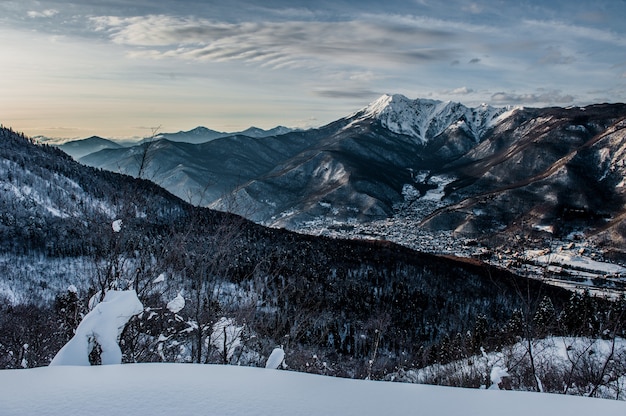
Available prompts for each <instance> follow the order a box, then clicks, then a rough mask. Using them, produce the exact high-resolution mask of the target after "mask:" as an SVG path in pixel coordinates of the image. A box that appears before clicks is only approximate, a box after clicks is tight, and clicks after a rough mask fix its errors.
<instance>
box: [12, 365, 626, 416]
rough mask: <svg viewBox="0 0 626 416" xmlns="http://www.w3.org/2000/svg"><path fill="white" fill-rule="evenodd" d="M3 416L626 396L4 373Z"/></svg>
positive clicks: (106, 370) (485, 410)
mask: <svg viewBox="0 0 626 416" xmlns="http://www.w3.org/2000/svg"><path fill="white" fill-rule="evenodd" d="M0 415H2V416H29V415H32V416H35V415H36V416H42V415H45V416H74V415H75V416H84V415H89V416H98V415H111V416H118V415H131V416H142V415H146V416H160V415H167V416H172V415H177V416H185V415H190V416H191V415H193V416H196V415H224V416H226V415H242V416H247V415H258V416H262V415H268V416H269V415H271V416H283V415H284V416H293V415H342V416H346V415H359V416H367V415H376V416H381V415H424V416H429V415H442V416H450V415H464V416H466V415H480V416H502V415H507V416H518V415H519V416H529V415H532V416H541V415H550V416H555V415H567V416H576V415H581V416H583V415H584V416H589V415H598V416H613V415H615V416H624V415H626V402H623V401H614V400H604V399H592V398H584V397H578V396H565V395H554V394H545V393H531V392H513V391H493V390H477V389H476V390H474V389H462V388H453V387H440V386H427V385H419V384H405V383H391V382H380V381H364V380H349V379H340V378H332V377H327V376H318V375H311V374H304V373H296V372H289V371H281V370H269V369H265V368H252V367H237V366H220V365H198V364H122V365H107V366H94V367H85V366H60V367H42V368H35V369H29V370H2V371H0Z"/></svg>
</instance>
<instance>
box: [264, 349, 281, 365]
mask: <svg viewBox="0 0 626 416" xmlns="http://www.w3.org/2000/svg"><path fill="white" fill-rule="evenodd" d="M284 360H285V350H283V349H282V348H274V351H272V353H271V354H270V356H269V357H268V358H267V362H266V363H265V368H271V369H272V370H276V369H278V367H280V365H281V364H282V363H283V361H284Z"/></svg>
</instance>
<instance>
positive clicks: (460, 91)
mask: <svg viewBox="0 0 626 416" xmlns="http://www.w3.org/2000/svg"><path fill="white" fill-rule="evenodd" d="M473 92H474V90H473V89H471V88H467V87H459V88H455V89H453V90H452V91H447V94H452V95H467V94H471V93H473Z"/></svg>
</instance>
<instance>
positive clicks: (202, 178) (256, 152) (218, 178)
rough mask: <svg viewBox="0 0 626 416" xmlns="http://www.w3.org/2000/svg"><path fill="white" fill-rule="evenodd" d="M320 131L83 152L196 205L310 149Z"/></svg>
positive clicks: (85, 159) (93, 161)
mask: <svg viewBox="0 0 626 416" xmlns="http://www.w3.org/2000/svg"><path fill="white" fill-rule="evenodd" d="M322 134H324V133H323V132H319V131H316V130H312V131H306V132H292V133H287V134H285V135H281V136H278V137H270V138H253V137H249V136H242V135H239V136H228V137H224V138H218V139H214V140H211V141H209V142H205V143H201V144H196V145H194V144H190V143H182V142H172V141H169V140H165V139H159V140H155V141H152V142H146V143H143V144H141V145H139V146H134V147H131V148H125V149H115V150H104V151H101V152H96V153H93V154H91V155H88V156H85V157H83V158H81V159H80V161H81V162H82V163H85V164H87V165H90V166H95V167H100V168H104V169H107V170H111V171H115V172H120V173H125V174H129V175H133V176H138V177H142V178H147V179H150V180H152V181H153V182H155V183H157V184H159V185H161V186H163V187H164V188H166V189H168V190H170V191H171V192H172V193H174V194H175V195H177V196H179V197H180V198H182V199H185V200H187V201H190V202H192V203H194V204H196V205H207V204H209V203H211V202H213V201H215V200H216V199H218V198H220V197H223V196H224V195H228V194H229V193H230V192H231V191H232V190H233V189H234V188H236V187H237V186H239V185H241V184H243V183H246V182H247V181H249V180H251V179H252V178H256V177H258V176H261V175H263V174H265V173H266V172H268V171H269V170H271V169H273V168H274V167H275V166H277V165H280V164H281V163H283V162H284V160H286V159H288V158H289V157H291V155H293V154H296V153H298V152H300V151H302V150H303V149H305V148H307V147H308V146H309V145H310V143H311V142H314V141H315V140H316V139H317V138H318V137H319V136H320V135H322Z"/></svg>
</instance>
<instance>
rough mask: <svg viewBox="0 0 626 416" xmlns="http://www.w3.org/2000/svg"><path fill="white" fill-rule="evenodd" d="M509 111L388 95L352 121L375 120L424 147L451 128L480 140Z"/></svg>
mask: <svg viewBox="0 0 626 416" xmlns="http://www.w3.org/2000/svg"><path fill="white" fill-rule="evenodd" d="M506 110H507V109H506V108H494V107H491V106H489V105H486V104H483V105H481V106H479V107H476V108H468V107H466V106H464V105H463V104H460V103H456V102H452V101H438V100H430V99H424V98H418V99H416V100H411V99H409V98H407V97H405V96H404V95H402V94H393V95H389V94H385V95H383V96H381V97H380V98H378V99H377V100H376V101H374V102H372V103H371V104H369V105H368V106H367V107H365V108H363V109H362V110H360V111H358V112H357V113H355V114H354V115H353V117H354V118H355V121H354V122H359V121H363V120H366V119H376V120H378V121H379V122H380V123H381V124H382V126H383V127H385V128H386V129H387V130H390V131H392V132H394V133H397V134H403V135H407V136H412V137H414V138H415V139H417V141H418V142H419V143H421V144H425V143H427V142H429V141H430V140H431V139H433V138H434V137H437V136H438V135H440V134H441V133H443V132H444V131H446V130H447V129H449V128H464V129H465V130H466V131H467V132H468V133H469V134H470V135H471V136H472V137H474V139H476V140H479V138H480V136H481V135H482V134H483V133H484V131H485V130H486V129H487V128H489V127H490V126H491V125H492V121H493V120H494V119H496V118H497V117H498V116H500V115H501V114H503V113H504V112H505V111H506ZM354 122H353V123H354ZM351 124H352V123H351Z"/></svg>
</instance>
